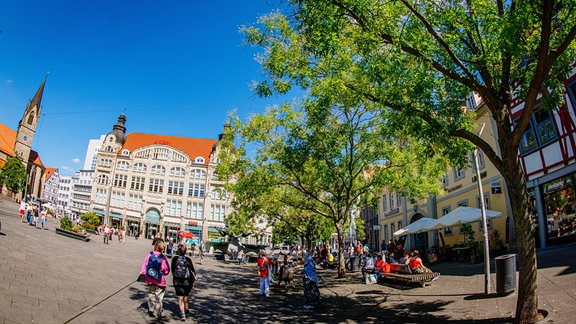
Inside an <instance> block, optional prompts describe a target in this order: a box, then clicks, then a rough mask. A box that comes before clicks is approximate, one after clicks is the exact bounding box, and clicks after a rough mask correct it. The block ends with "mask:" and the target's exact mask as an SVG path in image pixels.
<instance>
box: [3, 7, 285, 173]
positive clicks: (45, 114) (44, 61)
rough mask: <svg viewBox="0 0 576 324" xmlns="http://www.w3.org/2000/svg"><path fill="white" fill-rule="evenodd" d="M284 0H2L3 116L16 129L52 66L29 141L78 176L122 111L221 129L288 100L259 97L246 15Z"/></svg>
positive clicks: (140, 120) (150, 121) (149, 129)
mask: <svg viewBox="0 0 576 324" xmlns="http://www.w3.org/2000/svg"><path fill="white" fill-rule="evenodd" d="M277 3H278V1H273V0H269V1H266V0H254V1H251V0H242V1H232V0H224V1H191V0H172V1H149V0H140V1H136V0H130V1H118V0H116V1H111V0H102V1H77V0H76V1H72V0H65V1H41V0H36V1H31V0H18V1H3V2H2V3H1V4H0V30H1V33H0V122H1V123H3V124H5V125H7V126H9V127H10V128H12V129H14V130H16V128H17V126H18V122H19V121H20V119H21V118H22V115H23V112H24V109H25V108H26V104H27V103H28V101H29V100H30V99H31V98H32V97H33V96H34V94H35V93H36V90H37V89H38V87H39V86H40V84H41V82H42V80H43V79H44V76H45V75H46V73H47V72H49V75H48V79H47V82H46V87H45V90H44V96H43V98H42V116H41V119H40V124H39V125H38V128H37V131H36V136H35V137H34V143H33V146H32V148H33V149H34V150H36V151H37V152H39V153H40V156H41V158H42V161H43V162H44V165H45V166H46V167H53V168H58V169H59V170H60V173H61V174H64V175H73V174H74V172H75V171H78V170H80V169H82V167H83V163H84V157H85V154H86V148H87V145H88V141H89V140H90V139H96V138H99V137H100V135H103V134H107V133H108V132H109V131H111V130H112V127H113V125H114V124H115V123H116V121H117V119H118V116H119V115H120V114H121V113H123V112H124V111H125V114H126V118H127V121H126V128H127V132H128V133H131V132H141V133H151V134H162V135H174V136H185V137H197V138H213V139H216V138H217V136H218V134H220V132H221V131H222V126H223V124H224V122H225V121H226V118H227V115H228V113H229V112H230V111H232V110H234V109H236V110H238V113H239V115H240V116H241V117H242V118H246V117H247V116H249V115H250V114H252V113H259V112H262V111H264V109H265V108H266V107H267V106H270V105H272V104H275V103H281V102H282V101H286V100H289V99H288V98H272V99H261V98H258V97H257V96H256V95H255V94H254V93H253V92H252V91H251V89H250V84H251V82H252V81H253V80H260V79H262V78H263V75H262V72H261V67H260V65H259V64H258V63H257V62H256V61H255V60H254V57H255V54H256V53H257V52H258V51H259V49H257V48H253V47H248V46H244V45H243V38H242V35H241V34H240V33H239V27H240V26H241V25H248V24H252V23H255V22H256V21H257V19H258V17H259V16H261V15H263V14H266V13H269V12H271V11H273V10H276V6H275V5H276V4H277Z"/></svg>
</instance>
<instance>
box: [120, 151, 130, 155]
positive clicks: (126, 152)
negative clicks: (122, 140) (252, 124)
mask: <svg viewBox="0 0 576 324" xmlns="http://www.w3.org/2000/svg"><path fill="white" fill-rule="evenodd" d="M122 156H130V151H128V150H122Z"/></svg>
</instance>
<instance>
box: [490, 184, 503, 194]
mask: <svg viewBox="0 0 576 324" xmlns="http://www.w3.org/2000/svg"><path fill="white" fill-rule="evenodd" d="M491 189H492V193H493V194H499V193H502V185H501V184H500V181H494V182H492V188H491Z"/></svg>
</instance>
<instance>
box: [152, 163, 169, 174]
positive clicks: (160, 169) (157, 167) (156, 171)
mask: <svg viewBox="0 0 576 324" xmlns="http://www.w3.org/2000/svg"><path fill="white" fill-rule="evenodd" d="M150 171H151V173H152V174H160V175H164V174H166V168H165V167H163V166H161V165H158V164H157V165H153V166H152V169H151V170H150Z"/></svg>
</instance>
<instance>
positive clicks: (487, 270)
mask: <svg viewBox="0 0 576 324" xmlns="http://www.w3.org/2000/svg"><path fill="white" fill-rule="evenodd" d="M484 126H486V124H485V123H483V124H482V128H480V132H478V137H480V136H481V135H482V132H483V131H484ZM479 151H480V148H479V147H476V148H475V149H474V166H475V167H476V178H477V179H478V194H479V195H480V210H481V211H482V227H483V228H484V292H485V293H486V294H490V246H489V243H488V227H487V222H486V206H485V204H484V190H483V188H482V178H481V177H480V168H479V166H478V165H479V163H478V153H479Z"/></svg>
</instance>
